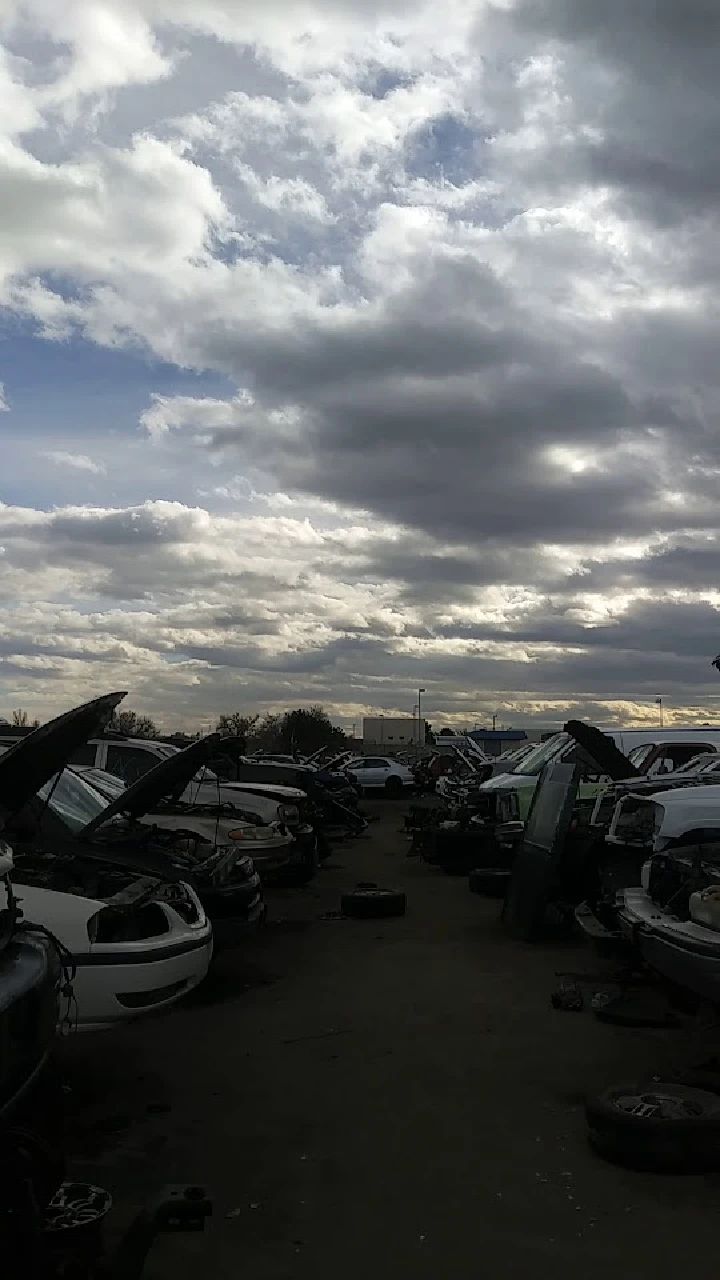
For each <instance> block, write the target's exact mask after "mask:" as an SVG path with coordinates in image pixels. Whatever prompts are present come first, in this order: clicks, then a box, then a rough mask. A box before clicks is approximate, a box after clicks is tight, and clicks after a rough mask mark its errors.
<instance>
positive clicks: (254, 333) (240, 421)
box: [0, 0, 720, 730]
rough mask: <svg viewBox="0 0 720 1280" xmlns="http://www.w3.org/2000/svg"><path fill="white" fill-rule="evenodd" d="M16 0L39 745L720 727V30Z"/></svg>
mask: <svg viewBox="0 0 720 1280" xmlns="http://www.w3.org/2000/svg"><path fill="white" fill-rule="evenodd" d="M438 14H439V10H438V6H437V4H436V3H435V0H432V2H427V3H426V2H425V0H412V3H411V2H410V0H203V2H202V3H199V0H0V45H1V48H0V170H1V172H0V190H1V191H2V198H1V199H0V340H1V344H0V380H1V382H2V390H1V394H0V713H2V714H4V715H9V714H10V712H11V711H12V710H13V709H14V708H18V707H23V708H26V709H27V710H28V712H29V713H30V714H31V716H35V715H37V716H39V718H40V719H46V718H48V717H49V716H50V715H52V714H56V713H59V712H60V711H63V710H65V709H66V708H68V707H69V706H72V705H73V704H74V703H76V702H80V701H83V700H85V698H87V697H91V696H94V695H95V694H98V693H101V692H104V691H107V690H109V689H127V690H128V691H129V692H128V698H127V701H126V705H128V706H131V707H132V708H134V709H136V710H138V711H140V712H142V713H144V714H149V715H151V716H153V717H154V718H155V719H156V720H157V721H158V723H159V724H161V725H162V726H163V727H165V728H166V729H168V730H170V729H176V728H180V727H186V728H196V727H199V726H202V725H208V724H211V723H213V722H214V720H215V719H216V718H217V716H218V714H219V713H221V712H223V711H233V710H240V711H247V712H254V711H260V712H263V711H276V710H282V709H284V708H286V707H288V706H298V705H302V704H307V703H309V702H319V703H322V704H324V705H325V707H326V708H327V709H328V711H329V712H330V713H331V715H332V717H333V719H334V720H335V721H336V722H337V723H339V724H341V725H342V726H343V727H346V728H348V727H350V726H351V725H352V724H353V723H356V724H357V725H358V728H359V722H360V720H361V719H362V716H363V715H364V714H372V713H378V712H379V713H384V714H387V715H399V714H407V715H410V714H412V709H413V704H414V703H415V702H416V700H417V690H418V688H420V687H422V688H424V689H425V690H426V692H425V693H424V694H423V711H424V714H425V715H426V716H427V718H428V719H429V720H431V721H432V722H433V723H434V724H435V726H436V727H439V726H440V725H441V724H449V725H454V726H457V727H462V726H465V725H469V726H473V725H475V724H483V723H487V722H489V720H490V718H491V717H492V715H493V714H496V715H497V716H498V721H499V723H502V724H505V725H522V726H527V727H530V728H531V729H532V728H534V729H538V728H540V727H542V728H545V727H552V726H553V725H555V724H561V723H562V722H563V720H564V719H566V718H567V717H568V715H581V716H588V717H590V718H592V719H594V720H595V721H596V722H599V723H604V724H616V723H645V722H648V723H649V722H653V723H654V722H655V721H656V719H657V715H658V707H657V704H656V699H657V698H658V697H659V696H662V698H663V700H664V705H665V714H666V716H667V717H668V718H674V719H675V720H676V721H677V722H678V723H680V722H681V721H690V722H695V721H700V722H702V721H708V720H714V719H715V718H716V716H718V705H717V704H718V697H720V680H719V677H718V674H717V672H716V671H715V670H714V669H713V668H712V667H711V660H712V658H713V657H714V656H715V655H716V653H718V651H720V615H719V613H718V609H719V607H720V555H719V546H718V539H719V535H718V510H719V508H718V487H719V486H718V480H719V477H720V436H719V434H718V408H719V407H720V360H719V359H718V352H719V350H720V303H719V301H718V299H719V298H720V290H719V289H718V276H719V275H720V258H719V257H718V252H717V245H718V236H719V233H720V226H719V225H718V224H719V222H720V215H719V210H720V204H719V202H718V195H719V194H720V145H719V144H720V95H719V94H718V92H717V88H716V71H717V65H718V59H719V57H720V6H718V5H717V3H716V0H683V3H682V4H679V3H677V2H676V0H633V3H632V4H628V3H627V0H604V3H603V4H598V3H597V0H497V2H496V3H488V2H487V0H444V3H443V5H442V19H441V20H439V16H438Z"/></svg>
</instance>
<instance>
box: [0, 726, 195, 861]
mask: <svg viewBox="0 0 720 1280" xmlns="http://www.w3.org/2000/svg"><path fill="white" fill-rule="evenodd" d="M218 741H219V735H218V734H211V735H209V736H208V737H207V738H201V739H200V740H199V741H198V742H193V743H192V745H191V746H189V747H185V750H184V751H178V752H177V753H176V754H175V755H172V756H168V757H167V759H165V760H161V761H160V763H159V764H157V765H155V768H154V769H150V770H149V771H148V773H145V774H143V776H142V778H138V780H137V782H134V783H133V785H132V786H131V787H126V789H125V791H123V793H122V795H120V796H118V797H117V799H115V800H111V802H110V804H109V805H108V806H107V807H106V808H105V809H103V811H102V813H99V814H98V815H97V817H96V818H93V820H92V822H88V824H87V826H86V827H83V829H82V832H81V833H80V834H81V836H82V837H83V838H85V837H86V836H91V835H92V834H93V833H94V832H95V831H97V829H98V827H101V826H103V825H104V824H105V823H106V822H107V821H108V820H109V819H110V818H113V817H115V816H116V814H129V815H130V817H131V818H142V816H143V814H146V813H150V812H151V811H152V810H153V809H154V808H156V807H157V805H159V804H160V801H161V800H164V799H165V798H166V796H169V795H170V794H171V793H173V794H181V793H182V792H183V791H184V790H185V787H186V786H187V785H188V783H189V782H190V779H191V778H193V777H194V775H195V774H196V773H197V771H198V769H200V768H201V766H202V765H203V764H205V763H206V762H207V760H208V759H209V757H210V756H211V755H212V754H213V753H214V752H216V751H217V744H218ZM0 767H1V762H0Z"/></svg>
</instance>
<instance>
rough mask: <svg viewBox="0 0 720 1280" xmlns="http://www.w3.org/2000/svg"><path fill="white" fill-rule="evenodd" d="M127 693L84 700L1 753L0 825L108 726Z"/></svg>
mask: <svg viewBox="0 0 720 1280" xmlns="http://www.w3.org/2000/svg"><path fill="white" fill-rule="evenodd" d="M124 697H125V694H124V693H106V694H104V695H103V696H102V697H101V698H93V700H92V702H84V703H82V705H81V706H79V707H74V708H73V710H72V711H66V712H65V713H64V715H61V716H56V718H55V719H54V720H48V722H47V724H43V725H41V726H40V728H39V729H35V731H34V732H33V733H29V734H28V735H27V737H25V738H21V739H20V740H19V741H18V742H16V743H14V744H13V746H12V747H10V748H9V750H8V751H5V752H4V753H3V755H2V756H0V826H2V823H3V820H4V819H5V818H9V817H12V816H13V814H16V813H19V811H20V810H21V809H22V808H23V806H24V805H25V804H27V802H28V800H29V799H30V798H31V796H34V795H35V793H36V791H38V790H39V789H40V787H42V786H43V785H44V784H45V783H46V782H48V781H49V779H50V778H52V777H53V776H54V775H55V774H56V773H59V771H60V770H61V769H63V768H64V767H65V765H66V764H67V762H68V760H69V758H70V756H71V755H72V753H73V751H75V750H76V749H77V748H78V747H81V746H82V745H83V743H85V742H87V740H88V738H94V737H96V736H97V735H98V734H99V733H100V732H101V731H102V730H103V729H104V728H105V725H106V724H107V723H108V721H109V719H110V717H111V716H112V713H113V711H114V710H115V708H116V706H117V705H118V703H120V702H122V700H123V698H124Z"/></svg>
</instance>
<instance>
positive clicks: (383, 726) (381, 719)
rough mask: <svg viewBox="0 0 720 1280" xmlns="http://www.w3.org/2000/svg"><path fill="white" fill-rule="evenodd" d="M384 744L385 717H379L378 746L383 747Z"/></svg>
mask: <svg viewBox="0 0 720 1280" xmlns="http://www.w3.org/2000/svg"><path fill="white" fill-rule="evenodd" d="M384 742H385V717H384V716H381V717H380V746H381V747H382V746H383V744H384Z"/></svg>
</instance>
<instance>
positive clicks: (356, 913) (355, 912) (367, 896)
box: [340, 882, 407, 920]
mask: <svg viewBox="0 0 720 1280" xmlns="http://www.w3.org/2000/svg"><path fill="white" fill-rule="evenodd" d="M406 906H407V899H406V895H405V894H404V893H403V891H402V889H378V888H377V886H376V885H372V887H370V884H369V882H361V883H360V884H359V885H357V886H356V887H355V888H354V889H351V890H350V891H349V892H348V893H343V894H342V896H341V898H340V909H341V911H342V914H343V915H344V916H349V917H350V918H351V919H353V920H385V919H389V918H390V917H391V916H404V915H405V909H406Z"/></svg>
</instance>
